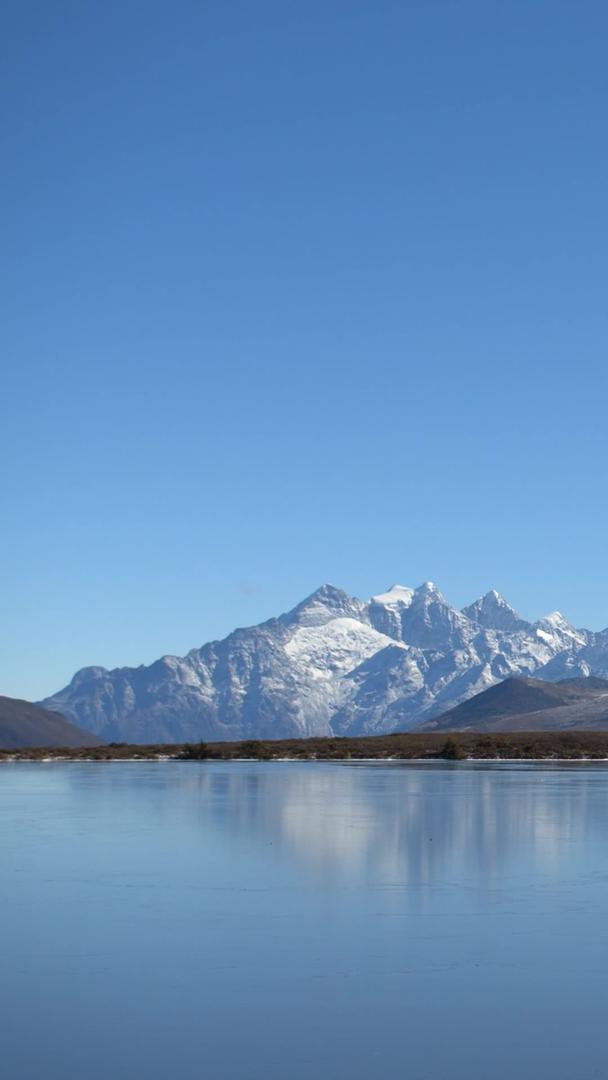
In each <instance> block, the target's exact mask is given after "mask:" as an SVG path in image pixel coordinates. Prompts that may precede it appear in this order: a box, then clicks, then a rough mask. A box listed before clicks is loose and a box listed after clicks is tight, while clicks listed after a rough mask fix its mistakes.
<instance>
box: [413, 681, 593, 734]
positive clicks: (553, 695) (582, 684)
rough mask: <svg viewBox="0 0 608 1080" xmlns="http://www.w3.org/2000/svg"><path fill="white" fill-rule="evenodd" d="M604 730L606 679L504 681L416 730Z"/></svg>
mask: <svg viewBox="0 0 608 1080" xmlns="http://www.w3.org/2000/svg"><path fill="white" fill-rule="evenodd" d="M570 729H578V730H581V731H584V730H586V731H593V730H604V729H605V730H608V680H606V679H598V678H594V677H592V676H591V677H589V678H580V679H565V680H563V681H561V682H557V683H548V682H544V681H542V680H541V679H524V678H512V679H505V681H504V682H501V683H499V684H498V685H497V686H492V687H490V689H489V690H484V691H483V693H481V694H477V695H476V696H475V697H473V698H470V699H469V701H465V702H463V703H462V704H461V705H457V706H456V707H455V708H454V709H449V710H448V711H447V712H444V713H442V714H441V715H440V716H437V717H435V718H434V719H433V720H428V721H427V722H426V723H425V724H423V725H422V726H421V727H420V728H419V730H420V731H565V730H570Z"/></svg>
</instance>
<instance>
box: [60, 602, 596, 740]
mask: <svg viewBox="0 0 608 1080" xmlns="http://www.w3.org/2000/svg"><path fill="white" fill-rule="evenodd" d="M533 673H534V674H535V675H536V676H537V677H540V678H545V679H549V680H557V679H561V678H565V677H568V676H570V677H571V676H572V675H574V674H584V675H587V674H595V675H600V676H606V675H608V631H603V632H602V633H599V634H594V633H592V632H591V631H588V630H576V629H575V628H574V627H572V626H570V624H569V623H568V622H567V621H566V620H565V619H564V617H563V616H562V615H561V614H560V613H559V612H554V613H553V614H551V615H547V616H545V617H544V618H542V619H539V620H538V622H536V623H529V622H526V621H525V620H524V619H521V618H520V617H519V616H518V615H517V613H516V612H515V611H514V610H513V609H512V608H511V607H509V605H508V604H507V603H506V601H505V600H503V599H502V597H501V596H500V595H499V594H498V593H497V592H496V591H495V590H492V591H491V592H489V593H488V594H487V595H486V596H484V597H482V598H481V599H480V600H477V601H476V602H475V603H474V604H471V605H470V606H469V607H466V608H464V609H463V610H462V611H458V610H457V609H456V608H453V607H452V606H451V605H450V604H448V602H447V601H446V600H445V599H444V597H443V596H442V595H441V593H440V592H439V590H438V589H437V588H436V587H435V585H433V583H432V582H428V581H427V582H425V583H424V584H423V585H421V586H420V587H419V588H417V589H411V588H407V587H405V586H402V585H394V586H393V587H392V588H391V589H389V590H388V591H387V592H385V593H379V594H378V595H376V596H373V597H372V598H371V599H370V600H369V601H367V602H365V601H361V600H358V599H356V598H355V597H351V596H348V595H347V594H346V593H345V592H342V590H341V589H337V588H335V587H334V586H333V585H323V586H322V587H321V588H320V589H318V590H317V591H316V592H315V593H313V594H312V595H311V596H309V597H307V599H305V600H303V601H302V603H300V604H298V605H297V607H295V608H293V610H292V611H289V612H287V613H286V614H284V615H281V616H279V618H276V619H270V620H269V621H268V622H265V623H262V624H261V625H259V626H254V627H250V628H248V629H243V630H235V631H234V633H232V634H230V635H229V636H228V637H227V638H225V639H224V640H223V641H214V642H210V643H209V644H207V645H203V647H202V648H200V649H193V650H192V651H191V652H189V653H188V655H187V656H185V657H175V656H164V657H162V658H161V659H160V660H157V661H156V662H155V663H153V664H151V665H150V666H148V667H146V666H143V665H142V666H141V667H137V668H117V669H115V670H114V671H108V670H107V669H105V668H101V667H89V668H83V669H82V670H81V671H79V672H78V673H77V674H76V675H75V676H74V678H73V679H72V682H71V683H70V684H69V686H67V687H65V689H63V690H61V691H59V693H57V694H54V695H53V696H52V697H49V698H47V699H46V700H45V701H44V702H42V704H43V705H44V706H45V708H48V709H55V710H57V711H60V712H62V713H63V714H64V715H66V716H68V717H70V718H71V719H73V720H74V721H75V722H76V723H77V724H79V725H80V726H81V727H83V728H85V729H87V730H89V731H92V732H94V733H95V734H99V735H101V736H102V737H103V738H105V739H112V740H123V741H129V742H153V741H164V742H172V741H176V742H182V741H192V740H199V739H209V740H211V739H243V738H265V739H268V738H273V737H274V738H287V737H298V736H309V735H331V734H350V735H363V734H367V733H371V732H390V731H395V730H406V729H408V728H412V727H416V726H417V725H418V724H420V723H423V722H424V721H426V720H429V719H430V718H431V717H433V716H435V715H437V714H439V713H442V712H444V711H445V710H447V709H450V708H452V707H453V706H455V705H457V704H459V703H460V702H462V701H465V700H466V699H467V698H469V697H472V696H473V695H474V694H477V693H479V692H480V691H482V690H485V689H487V688H488V687H490V686H492V685H494V684H495V683H497V682H500V681H501V680H502V679H505V678H507V677H508V676H510V675H531V674H533Z"/></svg>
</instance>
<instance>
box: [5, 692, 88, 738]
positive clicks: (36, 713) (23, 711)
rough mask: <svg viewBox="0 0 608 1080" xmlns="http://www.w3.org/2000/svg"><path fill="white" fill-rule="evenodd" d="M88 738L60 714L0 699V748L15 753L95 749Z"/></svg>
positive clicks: (27, 704) (86, 732)
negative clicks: (37, 748) (61, 748)
mask: <svg viewBox="0 0 608 1080" xmlns="http://www.w3.org/2000/svg"><path fill="white" fill-rule="evenodd" d="M102 742H103V739H100V738H99V736H98V735H91V733H90V732H89V731H83V729H82V728H79V727H76V724H72V722H71V721H70V720H66V718H65V716H62V715H61V713H57V712H50V711H49V710H48V709H42V708H41V707H40V705H33V704H32V703H31V702H30V701H21V700H20V699H19V698H9V697H2V696H0V747H1V748H2V749H3V750H15V749H19V748H22V747H29V746H45V747H46V746H48V747H57V746H66V747H68V746H99V745H100V743H102Z"/></svg>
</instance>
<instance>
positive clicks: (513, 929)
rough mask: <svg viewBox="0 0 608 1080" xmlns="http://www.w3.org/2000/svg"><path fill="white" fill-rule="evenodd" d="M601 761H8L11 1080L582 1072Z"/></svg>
mask: <svg viewBox="0 0 608 1080" xmlns="http://www.w3.org/2000/svg"><path fill="white" fill-rule="evenodd" d="M607 822H608V768H606V766H604V765H601V764H598V765H559V764H554V765H545V764H543V765H521V764H517V765H506V764H487V763H484V764H469V763H460V762H459V763H454V764H447V763H435V764H432V765H431V764H426V765H417V764H413V763H407V764H398V763H394V764H377V763H374V764H371V763H370V764H359V763H357V764H354V763H353V764H350V763H345V764H338V763H320V762H319V763H291V762H285V763H281V762H272V763H257V762H233V763H229V762H182V763H177V762H159V763H150V762H139V763H138V762H133V763H124V762H121V763H90V764H78V763H71V762H70V763H63V764H62V763H53V764H47V765H45V764H36V765H22V764H15V765H4V766H2V767H1V768H0V850H1V851H2V862H1V865H0V879H1V882H0V883H1V886H2V898H3V920H2V926H1V927H0V948H1V949H2V965H3V970H2V974H3V978H2V982H1V984H0V1010H1V1012H2V1017H3V1046H2V1056H3V1075H5V1076H6V1077H7V1080H17V1078H20V1077H30V1076H31V1077H36V1080H80V1078H81V1077H82V1076H86V1077H87V1080H107V1078H108V1077H110V1076H111V1077H112V1080H132V1078H133V1077H138V1076H142V1077H145V1078H146V1080H166V1078H167V1077H176V1078H177V1080H199V1078H201V1077H205V1078H206V1077H209V1078H211V1080H284V1078H285V1077H289V1080H310V1078H311V1077H314V1078H315V1080H342V1078H343V1077H348V1080H375V1078H376V1077H377V1078H379V1080H402V1078H404V1080H485V1078H486V1077H487V1076H488V1075H491V1076H492V1080H514V1078H515V1077H517V1078H518V1080H539V1078H540V1080H544V1078H546V1080H590V1078H592V1077H597V1076H603V1075H604V1072H605V1069H604V1062H605V1060H606V1056H607V1055H606V1052H607V1049H608V1048H607V1047H606V1040H605V1038H604V1030H605V1022H604V1015H603V1014H604V1000H605V988H606V973H607V972H608V924H607V921H606V911H607V910H608V825H607Z"/></svg>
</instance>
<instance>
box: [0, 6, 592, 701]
mask: <svg viewBox="0 0 608 1080" xmlns="http://www.w3.org/2000/svg"><path fill="white" fill-rule="evenodd" d="M607 35H608V9H607V8H606V5H605V4H603V3H599V2H597V3H595V2H584V0H583V2H579V3H563V2H559V0H551V2H542V0H538V2H535V3H530V2H529V0H526V2H521V3H520V2H517V0H514V2H512V3H509V4H504V3H498V2H488V0H484V2H478V3H473V2H469V0H461V2H458V3H455V2H454V3H448V2H433V0H424V2H415V0H412V2H405V3H404V2H388V0H375V2H374V3H371V2H365V3H364V2H358V0H349V2H336V0H323V2H322V3H321V2H316V0H307V2H306V3H303V2H298V3H295V2H289V0H281V2H279V0H276V2H265V0H260V2H258V3H255V4H253V3H250V2H248V3H243V2H238V0H235V2H233V3H230V4H226V3H220V2H215V0H209V2H206V3H200V2H196V3H195V2H185V0H177V2H176V0H172V2H171V3H169V2H166V0H163V2H155V0H147V2H146V3H143V2H142V3H134V2H130V0H121V2H115V0H106V3H104V4H103V5H100V4H92V3H82V0H78V2H69V0H58V2H57V3H54V4H48V3H47V2H44V3H38V2H31V0H19V3H16V2H13V0H9V2H8V3H6V4H5V6H4V8H3V33H2V36H1V44H0V50H1V53H2V68H1V76H0V81H1V90H2V94H1V98H2V101H3V103H4V104H3V116H2V131H3V143H4V146H3V161H4V170H3V178H2V189H3V197H2V236H3V243H2V253H1V255H0V259H1V268H0V269H1V274H2V282H1V284H2V296H3V315H2V325H1V329H0V334H1V339H0V340H1V343H2V356H3V361H4V362H3V371H4V375H3V379H2V424H1V425H0V441H1V455H0V461H1V475H2V492H3V498H2V504H3V508H4V515H3V519H4V520H3V525H2V529H1V530H0V559H1V565H2V570H3V583H4V618H3V620H2V632H1V636H2V640H1V641H0V655H1V657H2V661H1V670H0V692H2V693H7V694H15V695H19V696H25V697H32V698H36V697H40V696H43V695H44V694H46V693H50V692H52V691H54V690H57V689H58V688H59V687H60V686H62V685H63V684H64V683H65V682H67V681H68V679H69V678H70V677H71V675H72V674H73V673H74V671H75V670H76V669H77V668H78V667H81V666H83V665H85V664H89V663H101V664H105V665H107V666H116V665H119V664H133V663H140V662H149V661H150V660H152V659H154V658H155V657H156V656H158V655H160V654H162V653H166V652H174V653H182V652H185V651H187V650H188V649H189V648H191V647H194V646H197V645H201V644H202V643H203V642H204V641H206V640H208V639H210V638H213V637H220V636H223V635H224V634H226V633H227V632H229V631H230V630H231V629H232V628H233V627H234V626H236V625H247V624H250V623H253V622H257V621H259V620H261V619H263V618H266V617H268V616H270V615H272V614H276V613H278V612H279V611H281V610H284V609H286V608H289V607H290V606H292V605H293V604H294V603H296V602H297V601H298V600H299V599H300V598H301V597H302V596H303V595H305V594H307V593H308V592H311V591H312V590H313V589H314V588H315V587H316V586H317V585H319V584H321V583H322V582H324V581H332V582H334V583H335V584H338V585H341V586H342V587H343V588H345V589H347V590H348V591H350V592H353V593H355V594H357V595H360V596H366V595H369V594H371V593H373V592H377V591H381V590H382V589H384V588H386V587H387V586H388V585H390V584H392V583H393V582H394V581H401V582H403V583H406V584H414V585H415V584H418V583H420V582H421V581H423V580H424V579H427V578H431V579H432V580H434V581H436V582H437V583H438V584H439V585H440V587H441V588H442V590H443V591H444V593H445V594H446V596H447V597H448V599H450V600H451V601H452V602H454V603H456V604H458V605H462V604H465V603H467V602H469V601H471V600H472V599H474V598H475V597H476V596H477V595H479V594H481V593H483V592H485V591H486V590H487V589H488V588H490V587H491V586H495V587H497V588H498V589H499V590H500V591H501V592H503V593H504V594H505V595H506V597H507V599H509V600H510V601H511V602H512V603H514V604H515V605H516V606H517V607H518V608H519V609H520V610H521V612H522V614H524V615H526V616H528V617H536V616H537V615H540V614H542V613H543V612H545V611H547V610H551V609H553V608H555V607H559V608H561V609H562V610H563V611H564V613H565V614H566V615H567V616H568V617H569V618H570V619H571V620H572V621H574V622H575V623H576V624H578V625H587V626H590V627H591V628H594V629H599V628H600V627H603V626H605V625H607V624H608V579H607V575H606V546H607V545H606V533H607V531H608V512H607V510H606V506H607V499H606V495H607V491H606V487H607V482H606V457H607V456H606V450H607V445H606V444H607V434H606V429H607V425H606V416H607V412H608V403H607V393H606V391H607V389H608V386H607V382H608V379H607V374H606V360H607V348H606V345H607V341H608V332H607V331H608V326H607V320H608V308H607V305H606V296H605V293H606V281H607V270H608V266H607V263H608V247H607V240H608V219H607V201H606V191H607V190H608V175H607V174H608V148H607V143H606V137H605V136H606V119H607V106H608V74H607V71H608V69H607V68H606V63H605V42H606V38H607Z"/></svg>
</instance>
